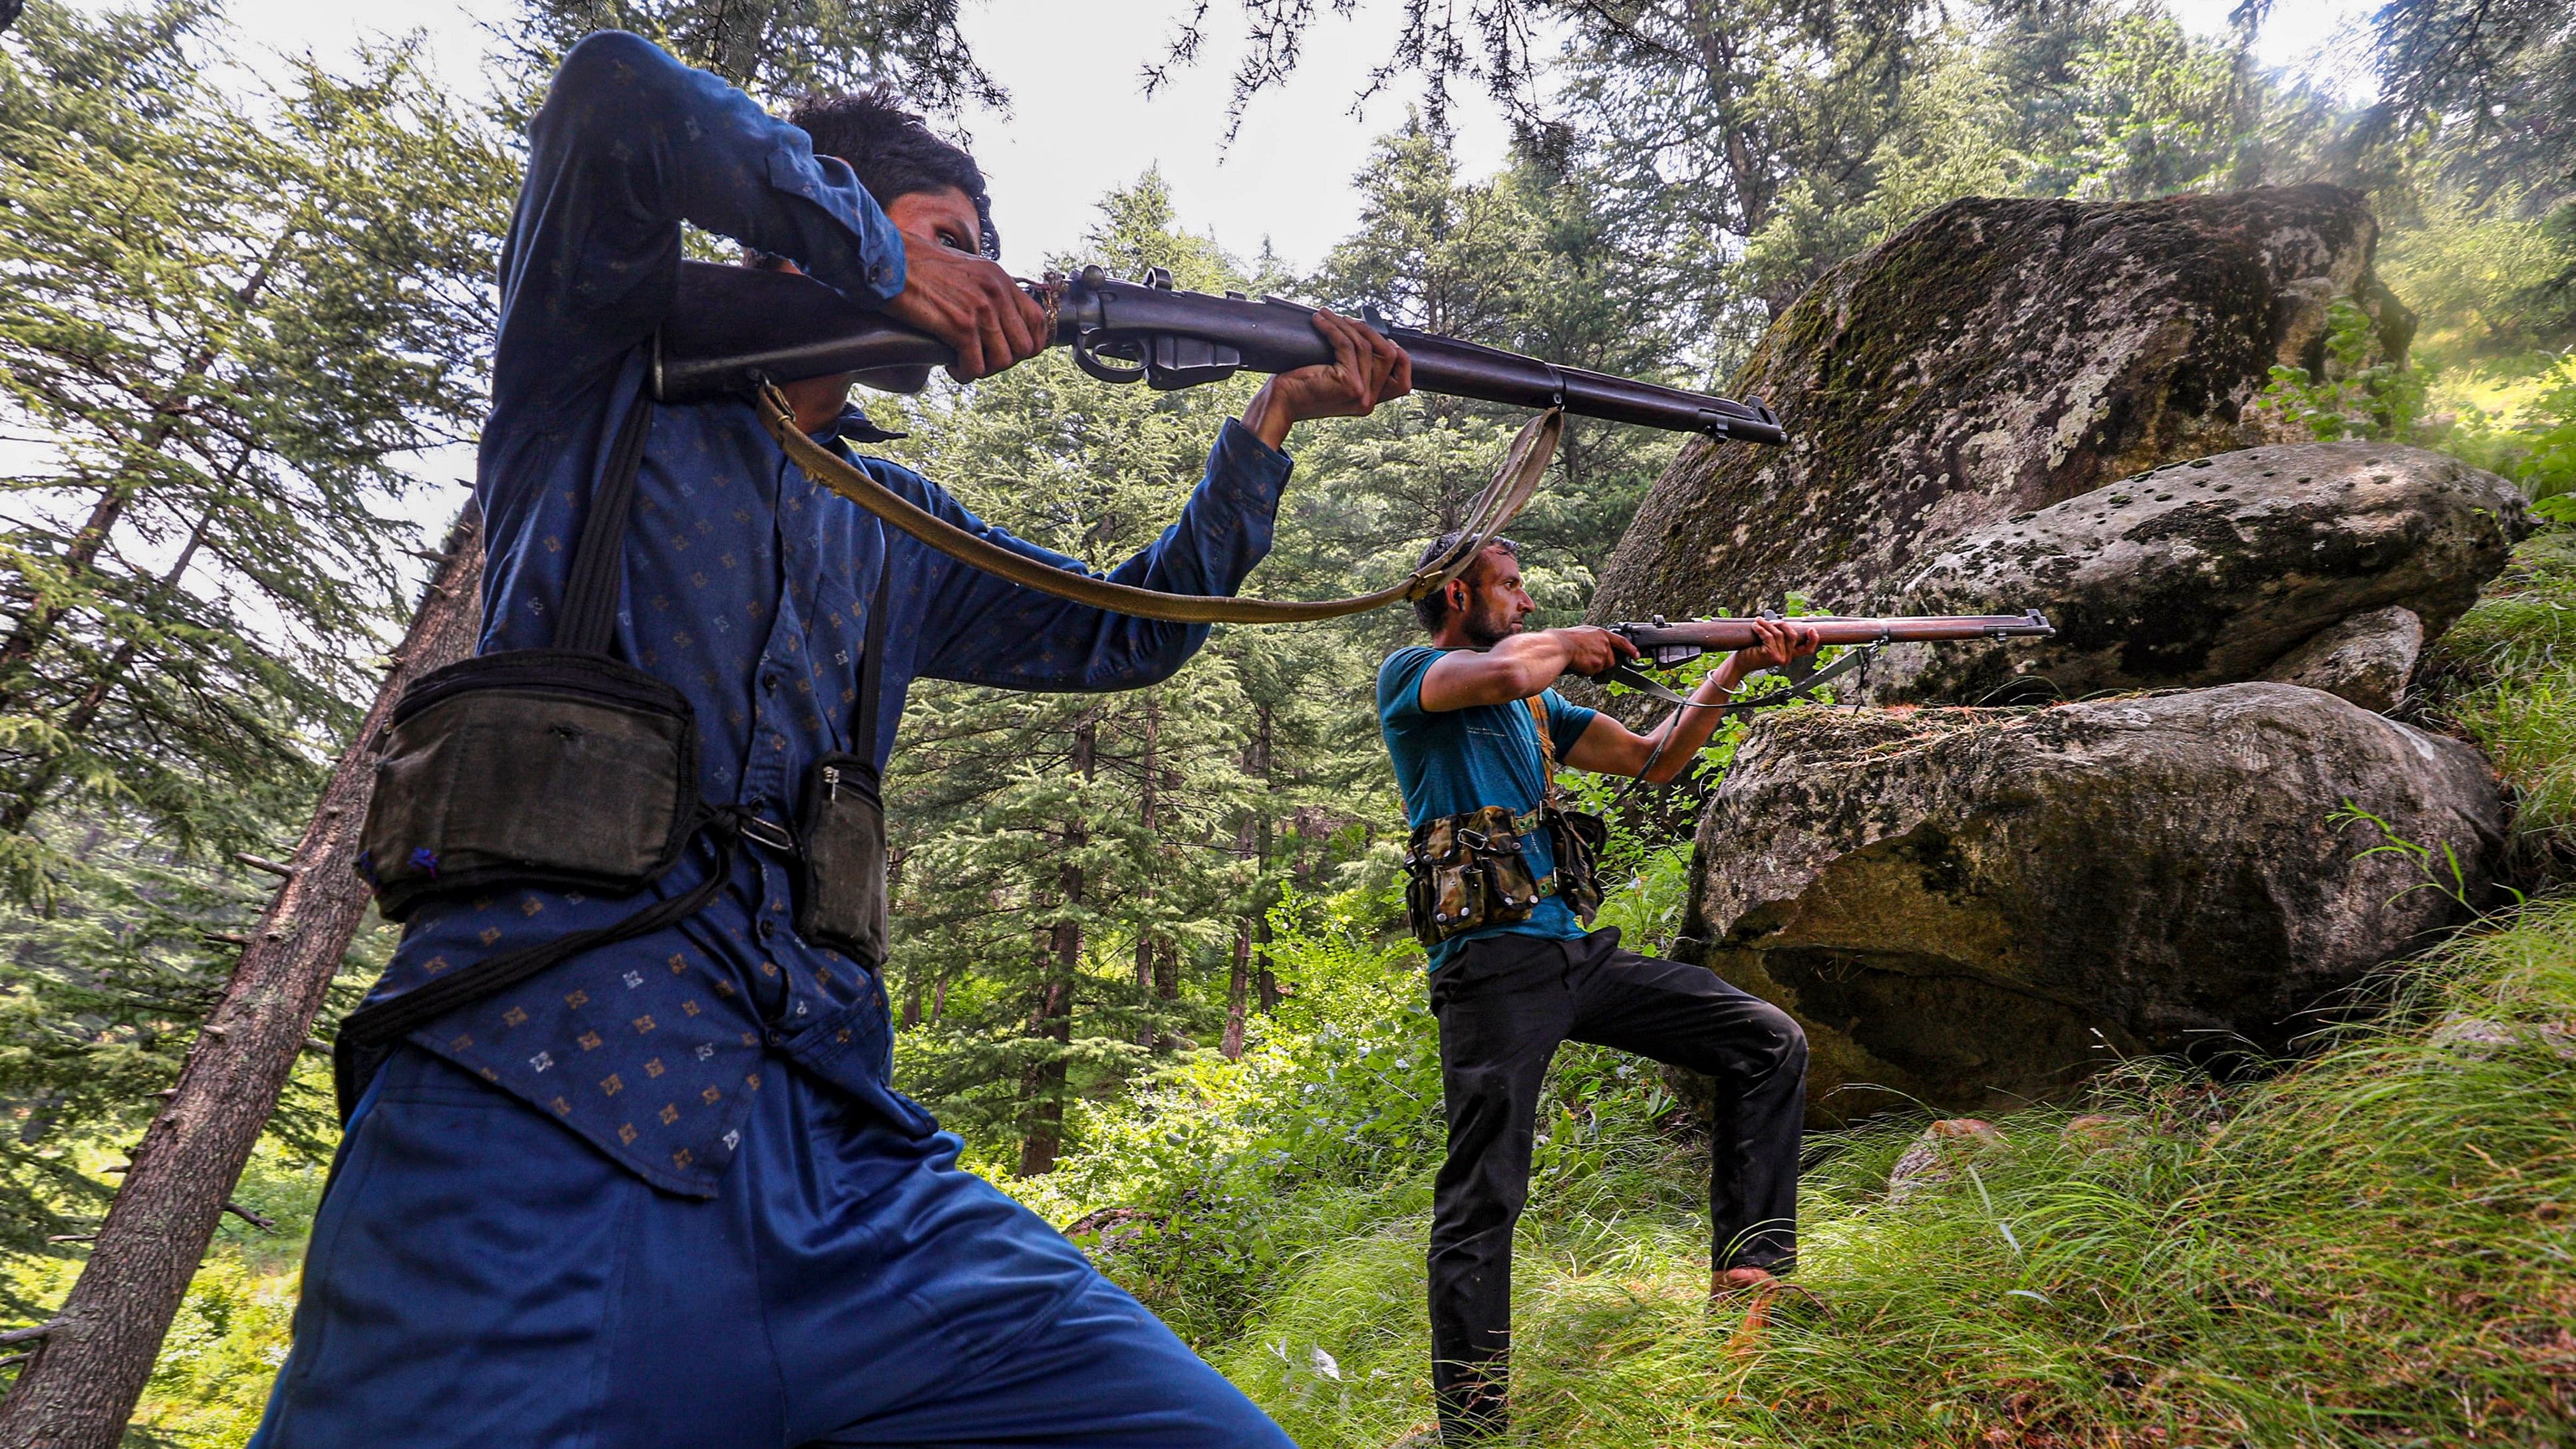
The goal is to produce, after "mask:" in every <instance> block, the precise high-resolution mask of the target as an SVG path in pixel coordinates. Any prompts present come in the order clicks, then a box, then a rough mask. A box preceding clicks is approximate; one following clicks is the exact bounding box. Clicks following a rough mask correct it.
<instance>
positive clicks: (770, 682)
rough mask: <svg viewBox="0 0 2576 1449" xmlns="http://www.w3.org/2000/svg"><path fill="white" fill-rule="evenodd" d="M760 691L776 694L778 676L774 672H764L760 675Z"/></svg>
mask: <svg viewBox="0 0 2576 1449" xmlns="http://www.w3.org/2000/svg"><path fill="white" fill-rule="evenodd" d="M760 692H761V693H763V694H776V693H777V692H778V676H777V675H775V674H764V675H762V676H760Z"/></svg>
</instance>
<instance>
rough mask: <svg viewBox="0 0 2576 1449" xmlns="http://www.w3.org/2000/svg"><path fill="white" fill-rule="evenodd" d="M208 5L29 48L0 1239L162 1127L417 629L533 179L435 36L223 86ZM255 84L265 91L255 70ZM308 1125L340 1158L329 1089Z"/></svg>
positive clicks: (81, 19)
mask: <svg viewBox="0 0 2576 1449" xmlns="http://www.w3.org/2000/svg"><path fill="white" fill-rule="evenodd" d="M221 33H222V32H221V29H220V16H219V15H218V13H217V12H216V11H214V10H213V9H212V8H210V7H209V6H207V5H204V4H201V3H196V0H173V3H167V4H163V5H161V6H159V7H157V8H153V9H148V10H142V11H135V12H128V13H110V14H105V15H100V16H96V17H90V16H87V15H85V14H83V13H81V12H77V11H72V10H68V9H65V8H63V7H61V6H58V5H54V4H50V3H42V0H40V3H38V4H36V5H34V6H32V7H31V8H30V9H29V10H28V11H27V13H26V16H25V18H24V22H23V23H22V24H21V25H20V26H19V27H18V28H17V29H15V30H14V31H12V32H10V34H9V35H8V36H7V38H6V40H5V41H0V155H6V156H7V157H8V158H9V161H8V164H7V165H6V166H0V217H5V218H6V221H5V224H0V271H5V272H6V273H7V275H8V276H9V278H10V285H9V288H8V290H7V291H6V293H5V295H0V433H5V435H6V436H7V437H8V438H9V439H11V441H12V442H13V443H14V444H15V445H16V446H13V447H11V448H9V449H8V450H7V451H6V452H5V453H0V458H5V459H6V462H5V464H0V466H5V467H7V468H8V469H10V470H11V471H10V473H9V475H8V476H7V477H6V478H5V486H6V487H7V489H8V491H9V497H10V502H11V507H10V509H9V511H8V514H7V516H6V517H5V518H0V868H5V893H6V903H5V905H0V947H5V948H6V950H7V953H8V955H7V959H6V962H5V964H0V1099H5V1100H6V1101H7V1102H8V1103H10V1104H12V1105H13V1106H15V1108H16V1109H17V1115H16V1120H15V1123H14V1130H13V1131H11V1132H9V1133H7V1134H5V1135H0V1191H5V1192H7V1193H8V1194H9V1195H10V1196H11V1198H12V1200H13V1202H15V1203H16V1204H17V1206H18V1207H19V1209H20V1210H19V1211H17V1212H14V1213H12V1214H10V1215H9V1218H8V1222H7V1224H6V1225H5V1226H0V1251H53V1252H61V1251H66V1248H65V1246H64V1245H62V1244H59V1243H48V1242H46V1241H44V1240H45V1239H51V1238H67V1237H77V1236H78V1234H77V1233H76V1232H74V1231H72V1229H74V1228H76V1227H78V1226H81V1224H80V1222H79V1219H80V1218H82V1217H83V1216H85V1215H87V1214H88V1213H90V1212H92V1211H94V1210H95V1208H96V1206H97V1205H98V1202H99V1200H100V1198H101V1196H102V1194H101V1192H100V1190H99V1187H98V1185H97V1184H96V1183H94V1182H93V1181H91V1180H89V1179H86V1178H83V1177H81V1176H80V1175H79V1174H78V1173H75V1172H73V1171H71V1170H70V1166H69V1160H70V1159H69V1154H70V1150H71V1148H73V1147H75V1146H78V1145H80V1144H82V1143H84V1142H95V1141H96V1140H98V1139H99V1138H101V1137H102V1136H108V1137H115V1136H121V1135H122V1134H124V1133H126V1132H128V1131H131V1130H133V1129H134V1128H136V1127H139V1126H140V1124H141V1122H142V1121H143V1119H144V1118H145V1117H147V1116H149V1115H150V1114H151V1112H152V1111H153V1109H154V1108H155V1107H156V1106H157V1105H158V1103H157V1102H156V1099H155V1096H154V1093H155V1092H156V1091H157V1090H159V1089H161V1088H163V1087H165V1086H166V1085H167V1084H168V1083H169V1081H170V1080H171V1078H172V1077H173V1076H174V1075H175V1074H176V1073H177V1071H178V1069H179V1065H180V1058H181V1055H182V1054H183V1053H184V1052H185V1051H186V1050H187V1048H188V1047H189V1045H190V1043H191V1042H192V1041H193V1040H194V1039H195V1036H196V1033H197V1028H198V1025H199V1023H200V1022H201V1021H202V1020H203V1018H204V1014H205V1012H206V1011H207V1010H208V1009H210V1007H211V1006H212V1005H213V1004H214V1003H215V1001H216V1000H217V999H218V998H219V995H220V993H221V990H222V988H223V986H224V983H225V981H226V980H227V979H228V977H229V976H230V974H231V969H232V965H233V959H234V956H235V954H236V952H237V951H238V950H239V949H240V944H241V940H240V937H241V932H242V931H243V930H245V929H246V928H247V927H248V924H249V923H250V922H251V921H253V920H255V919H256V918H257V915H258V913H259V910H260V907H261V904H262V902H264V901H265V899H266V898H267V896H268V895H269V894H270V892H271V890H272V889H273V885H274V882H273V880H271V879H270V878H269V876H268V875H267V874H266V873H265V872H264V871H263V870H262V869H260V868H259V867H257V866H252V867H249V868H245V867H244V866H243V864H242V863H241V860H240V859H237V858H236V857H241V858H244V859H246V858H250V857H266V856H270V855H279V854H283V853H284V850H285V844H286V843H287V842H291V841H292V840H293V839H294V838H295V836H296V833H297V831H298V830H299V829H300V828H301V826H302V823H303V820H304V818H305V815H306V813H307V811H308V809H309V806H310V802H311V799H312V795H313V792H314V791H315V790H316V789H317V788H318V787H319V785H320V783H321V778H322V775H321V768H320V767H321V764H322V762H323V761H325V760H327V759H328V758H329V757H330V756H331V755H332V754H334V753H336V752H337V750H338V747H339V745H340V743H341V742H342V740H343V739H344V737H345V736H346V734H347V732H348V731H349V730H350V729H351V728H352V727H353V726H354V724H355V723H356V720H357V716H358V710H359V709H360V708H362V707H363V705H364V702H365V701H366V700H367V699H369V698H371V697H372V696H373V695H374V693H375V688H376V684H377V677H376V674H377V671H376V669H375V667H374V666H375V665H376V663H377V662H378V660H377V656H378V654H379V652H380V651H381V650H382V649H383V648H384V647H385V645H386V643H388V642H390V640H389V632H390V630H389V626H390V625H392V624H393V623H395V622H396V621H397V620H398V619H399V618H400V616H401V613H403V612H407V611H408V609H407V606H408V598H407V595H408V594H409V592H410V590H409V588H408V587H406V586H405V582H404V577H403V576H404V574H405V573H406V572H407V570H406V569H405V568H402V567H398V564H399V563H400V561H401V556H402V554H403V553H404V551H405V546H406V545H407V544H409V543H410V542H411V541H412V538H411V533H410V530H409V528H408V526H407V525H405V524H403V523H401V522H400V521H399V520H397V519H395V518H393V517H391V516H389V514H388V512H387V506H388V504H389V503H390V502H391V501H392V499H393V497H394V495H395V494H396V493H397V492H398V491H400V490H401V489H404V488H406V487H409V486H411V484H410V480H409V479H408V478H407V477H406V476H405V475H404V474H403V472H402V471H401V467H400V464H401V461H402V455H404V454H406V453H408V452H410V451H413V450H416V449H420V448H424V447H430V446H434V445H437V444H440V443H443V442H447V441H451V440H455V439H458V438H461V437H465V436H468V435H470V429H471V428H472V427H473V425H474V423H475V422H476V421H477V420H478V418H479V415H480V412H481V403H480V387H481V383H480V368H481V354H482V353H483V351H484V349H485V347H486V345H487V343H486V339H487V338H488V337H489V327H490V320H491V319H490V281H489V277H490V268H491V259H492V256H493V254H494V251H495V249H496V248H495V244H496V237H497V227H498V225H499V223H500V222H501V221H502V219H503V218H504V217H505V216H506V214H507V205H508V197H509V190H510V183H511V181H512V179H513V176H512V168H511V167H510V166H509V165H508V163H507V159H506V156H505V155H504V153H503V152H502V150H501V148H500V147H499V145H498V144H497V143H496V142H495V141H494V140H493V139H492V138H491V137H490V136H489V135H488V134H487V133H486V132H485V130H484V128H483V126H482V124H481V123H480V122H479V120H477V119H476V118H474V117H472V116H470V115H469V114H467V113H464V112H461V111H459V110H458V109H457V108H456V107H455V106H454V105H453V104H452V103H451V102H450V101H449V100H448V99H447V98H445V97H444V96H442V95H441V94H439V93H438V92H437V91H435V90H434V89H432V88H431V86H430V84H429V83H428V81H427V80H426V78H425V77H424V75H423V74H422V72H421V70H420V68H419V67H418V65H417V64H416V62H415V58H414V55H413V52H412V50H411V48H409V47H408V46H394V47H391V48H387V49H382V50H378V51H374V52H371V53H369V54H367V55H365V56H362V57H361V59H360V61H359V63H358V66H357V68H356V71H355V73H354V74H352V75H346V76H343V75H335V74H331V73H328V72H325V71H323V70H321V69H320V68H318V67H316V66H314V65H312V64H309V63H307V64H301V65H298V66H296V67H295V68H294V69H293V71H292V72H291V74H290V76H289V77H288V79H287V80H286V82H285V83H284V84H283V85H282V86H281V87H279V88H277V89H274V90H258V91H252V92H248V93H243V92H237V91H232V90H227V89H222V88H220V87H219V86H218V84H217V80H216V77H219V76H225V75H226V74H227V72H226V70H225V69H224V67H225V63H226V55H225V53H224V50H223V47H222V43H221V38H220V37H221ZM234 74H237V73H234ZM280 1121H281V1126H282V1128H283V1129H284V1131H285V1132H286V1135H287V1136H288V1137H290V1138H293V1139H300V1140H302V1141H303V1142H304V1143H305V1144H306V1145H307V1146H308V1147H310V1148H312V1149H314V1150H321V1149H322V1148H323V1147H324V1146H325V1142H324V1138H325V1137H326V1136H327V1133H328V1125H327V1118H326V1117H325V1115H324V1114H323V1111H322V1103H321V1102H320V1101H319V1099H318V1098H317V1097H316V1096H314V1095H313V1094H312V1093H311V1092H310V1090H309V1088H308V1089H307V1090H305V1091H303V1092H301V1093H295V1094H290V1097H289V1105H288V1110H287V1112H286V1113H285V1114H284V1116H283V1117H282V1118H281V1119H280Z"/></svg>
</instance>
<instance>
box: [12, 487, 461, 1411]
mask: <svg viewBox="0 0 2576 1449" xmlns="http://www.w3.org/2000/svg"><path fill="white" fill-rule="evenodd" d="M482 576H483V548H482V538H481V530H480V528H479V526H478V524H477V521H476V519H475V518H474V516H473V514H472V513H471V511H470V510H469V511H468V513H467V516H466V517H465V518H464V519H461V520H459V521H458V523H457V525H456V527H455V528H454V529H453V530H452V531H451V532H450V533H449V535H448V540H447V555H446V558H445V560H444V561H443V562H441V563H440V565H439V567H438V571H437V574H436V575H435V577H434V578H433V579H432V581H431V583H430V587H429V592H428V593H427V594H426V595H425V596H424V597H423V598H422V600H421V605H420V610H419V612H418V613H416V614H414V615H413V616H412V622H411V628H410V630H409V632H408V633H406V634H405V635H404V637H403V642H402V646H401V648H400V649H399V650H398V651H397V652H396V653H395V655H394V664H393V669H392V671H391V672H390V673H388V674H387V675H386V676H385V683H384V687H383V689H382V690H381V691H380V692H379V693H378V694H377V696H376V702H375V706H374V708H372V709H370V710H368V711H367V717H366V721H365V723H363V724H362V725H360V726H359V729H358V734H357V737H356V739H355V740H354V741H353V742H352V743H351V745H350V746H349V749H348V750H347V752H346V753H344V754H342V755H341V757H340V762H339V764H338V766H337V767H335V768H334V769H333V770H332V772H331V781H330V783H329V784H328V785H327V786H325V787H324V788H323V791H322V799H321V802H320V806H319V808H318V809H317V810H316V811H315V812H314V815H313V820H312V823H311V824H309V825H307V826H306V827H305V830H304V839H303V841H302V842H301V843H300V844H298V845H297V846H296V848H295V854H294V856H293V857H292V859H291V861H290V864H291V865H292V867H293V868H294V871H295V873H294V875H292V876H290V877H289V878H288V879H287V881H286V883H285V884H284V885H283V886H281V887H279V889H278V892H277V895H276V897H275V898H274V899H272V900H271V901H270V902H269V905H268V910H267V911H266V913H265V914H263V915H262V916H261V917H260V922H259V929H258V931H257V933H256V935H254V937H253V938H252V941H251V944H250V945H249V946H248V947H246V948H244V949H243V951H242V955H241V963H240V965H238V966H237V967H235V968H234V971H233V977H232V981H231V984H230V985H228V986H227V987H226V988H225V991H224V999H223V1001H222V1002H221V1003H220V1004H219V1005H217V1006H216V1008H215V1010H214V1012H213V1014H212V1015H210V1016H209V1017H207V1019H206V1026H205V1030H204V1031H203V1032H202V1033H201V1034H200V1035H199V1036H198V1038H197V1041H196V1044H195V1045H194V1046H192V1047H190V1048H189V1050H188V1060H187V1063H186V1065H185V1066H183V1067H182V1068H181V1069H180V1072H179V1085H178V1087H177V1089H176V1094H175V1095H174V1096H172V1097H171V1099H170V1105H169V1106H168V1107H166V1108H164V1109H163V1110H162V1112H161V1114H160V1115H159V1116H157V1117H155V1118H153V1119H152V1125H151V1126H150V1127H148V1128H147V1129H145V1131H144V1134H143V1142H142V1145H141V1146H139V1147H137V1148H136V1149H135V1151H134V1166H133V1169H132V1170H131V1171H129V1172H127V1173H126V1175H125V1183H124V1186H123V1187H122V1188H120V1189H119V1190H118V1192H117V1194H116V1201H115V1202H114V1203H113V1204H111V1205H110V1206H109V1208H108V1212H107V1221H106V1222H105V1223H103V1224H101V1225H100V1227H99V1231H98V1241H97V1245H96V1246H95V1247H93V1248H92V1249H91V1250H90V1256H89V1262H88V1264H87V1265H86V1266H84V1267H83V1268H82V1270H81V1275H80V1281H79V1282H77V1283H75V1284H74V1285H72V1291H71V1295H70V1296H69V1297H68V1298H66V1299H64V1300H63V1306H62V1308H61V1310H60V1311H59V1312H58V1313H57V1314H56V1315H55V1318H54V1323H55V1325H56V1326H55V1327H54V1328H53V1331H52V1332H50V1333H49V1334H47V1335H46V1336H44V1337H43V1338H41V1339H39V1340H37V1342H36V1347H35V1354H34V1357H33V1359H32V1360H30V1361H29V1362H28V1364H27V1366H26V1367H25V1368H24V1369H22V1370H20V1371H19V1374H18V1382H17V1384H16V1386H15V1387H14V1388H12V1389H11V1390H10V1392H9V1397H8V1400H7V1401H6V1402H5V1403H0V1446H5V1449H38V1446H41V1449H115V1445H116V1444H117V1442H118V1440H120V1439H121V1438H122V1437H123V1436H124V1433H125V1421H126V1419H127V1417H128V1416H129V1415H131V1414H132V1413H133V1412H134V1403H135V1400H136V1399H137V1398H139V1397H140V1396H141V1395H142V1393H143V1386H144V1383H145V1381H146V1380H147V1379H149V1378H150V1377H151V1374H152V1363H153V1359H154V1358H155V1356H156V1355H158V1354H159V1352H160V1350H161V1340H162V1338H163V1336H164V1335H165V1334H167V1333H168V1332H169V1329H170V1319H171V1317H172V1316H173V1315H174V1314H176V1313H177V1312H178V1311H179V1304H180V1301H181V1300H182V1299H184V1298H185V1297H186V1296H187V1292H188V1282H189V1280H190V1279H191V1278H193V1277H194V1276H195V1275H196V1271H197V1264H198V1260H199V1259H200V1258H202V1257H203V1256H204V1255H205V1251H206V1244H207V1242H208V1241H209V1240H210V1239H211V1238H212V1237H213V1236H214V1231H215V1224H216V1222H217V1221H218V1220H219V1219H220V1218H221V1217H222V1216H223V1211H224V1201H225V1199H226V1198H228V1197H229V1196H230V1195H231V1193H232V1188H233V1183H234V1182H235V1181H236V1180H237V1179H239V1178H240V1176H241V1170H242V1165H243V1164H244V1163H246V1162H247V1161H249V1160H250V1153H251V1148H252V1147H253V1146H255V1145H256V1144H257V1143H258V1141H259V1135H260V1132H261V1130H262V1129H263V1128H265V1127H266V1126H267V1124H268V1118H269V1114H270V1113H271V1112H273V1111H274V1110H276V1107H277V1097H278V1093H279V1092H280V1091H282V1090H283V1089H284V1088H285V1085H286V1079H287V1077H288V1076H289V1075H290V1074H291V1073H292V1072H293V1071H294V1069H295V1060H296V1053H297V1052H299V1051H301V1050H302V1049H303V1047H304V1042H305V1038H306V1035H307V1034H308V1033H310V1032H311V1031H312V1030H313V1019H314V1017H315V1016H316V1015H317V1014H319V1013H320V1011H321V1009H322V1001H323V996H324V993H325V992H326V991H327V990H328V989H329V987H330V984H331V979H332V977H333V976H335V975H336V974H337V973H338V971H339V969H340V961H341V958H342V957H343V956H344V955H345V954H346V953H347V951H348V949H349V941H350V939H351V938H352V937H353V936H355V935H356V934H357V930H358V924H359V922H360V921H361V920H362V919H363V918H364V917H365V915H366V911H367V898H368V896H367V888H366V885H365V883H364V882H363V881H361V880H359V878H358V876H357V873H356V872H355V871H354V870H353V869H352V868H351V864H352V862H354V861H355V860H356V859H357V854H358V832H359V828H360V827H361V826H362V825H363V824H364V823H365V820H366V812H367V795H368V792H369V791H370V790H371V789H372V788H373V787H374V783H375V760H374V757H373V754H372V753H371V751H372V747H373V745H374V743H375V739H376V736H377V735H378V733H379V732H381V731H382V730H383V729H384V727H385V721H386V717H387V716H388V715H390V714H391V713H392V711H393V706H394V701H395V700H396V699H398V698H399V697H400V696H401V694H402V692H403V690H404V688H405V687H407V686H408V685H409V684H410V683H411V682H412V681H413V680H414V679H417V678H419V677H420V676H421V675H422V674H425V673H427V672H428V671H430V670H432V669H436V668H438V667H439V666H441V665H444V664H448V663H452V662H453V661H455V660H458V659H461V658H464V657H465V656H466V655H467V654H469V653H471V652H473V648H474V638H475V634H476V633H477V631H478V630H479V628H480V625H481V620H480V609H479V600H480V595H481V589H482Z"/></svg>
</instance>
